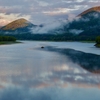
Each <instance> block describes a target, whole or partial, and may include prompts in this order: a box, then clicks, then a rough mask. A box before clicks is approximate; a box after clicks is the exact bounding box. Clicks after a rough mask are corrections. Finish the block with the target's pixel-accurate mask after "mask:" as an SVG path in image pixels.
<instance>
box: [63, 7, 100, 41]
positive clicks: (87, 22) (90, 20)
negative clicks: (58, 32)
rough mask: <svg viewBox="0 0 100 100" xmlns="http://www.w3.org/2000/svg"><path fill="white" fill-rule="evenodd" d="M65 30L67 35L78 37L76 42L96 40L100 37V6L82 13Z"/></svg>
mask: <svg viewBox="0 0 100 100" xmlns="http://www.w3.org/2000/svg"><path fill="white" fill-rule="evenodd" d="M63 29H64V31H65V32H66V34H71V35H74V36H76V37H74V39H76V40H82V39H83V40H84V39H86V40H95V38H96V37H97V36H99V35H100V6H99V7H93V8H90V9H88V10H86V11H84V12H82V13H81V14H79V15H78V16H77V17H76V18H74V19H73V21H71V22H70V21H69V23H67V24H66V25H65V26H64V27H63Z"/></svg>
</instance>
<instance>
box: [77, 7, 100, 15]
mask: <svg viewBox="0 0 100 100" xmlns="http://www.w3.org/2000/svg"><path fill="white" fill-rule="evenodd" d="M90 12H100V6H97V7H93V8H90V9H88V10H86V11H84V12H82V13H81V14H79V15H78V16H84V15H86V14H87V13H90Z"/></svg>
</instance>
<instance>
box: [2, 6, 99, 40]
mask: <svg viewBox="0 0 100 100" xmlns="http://www.w3.org/2000/svg"><path fill="white" fill-rule="evenodd" d="M55 26H57V27H56V28H55ZM48 30H49V31H48ZM0 33H2V34H3V35H9V34H10V35H14V36H15V37H16V38H17V39H27V40H29V39H31V40H51V41H52V40H53V41H67V40H73V41H76V40H77V41H83V40H88V41H91V40H95V38H96V37H97V36H99V35H100V6H97V7H93V8H90V9H88V10H86V11H84V12H82V13H81V14H79V15H78V16H76V17H75V18H74V19H73V20H72V21H69V20H67V21H66V20H65V21H57V22H54V23H51V24H50V23H49V24H48V25H45V24H41V25H34V24H32V23H31V22H29V21H27V20H26V19H23V18H22V19H18V20H15V21H13V22H11V23H9V24H8V25H6V26H4V27H2V28H1V29H0Z"/></svg>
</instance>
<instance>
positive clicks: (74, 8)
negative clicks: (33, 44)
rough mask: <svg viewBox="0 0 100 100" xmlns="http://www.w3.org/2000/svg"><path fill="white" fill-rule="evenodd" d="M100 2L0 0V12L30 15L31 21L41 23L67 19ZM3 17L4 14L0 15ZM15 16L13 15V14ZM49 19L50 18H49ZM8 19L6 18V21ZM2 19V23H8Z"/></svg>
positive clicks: (89, 0)
mask: <svg viewBox="0 0 100 100" xmlns="http://www.w3.org/2000/svg"><path fill="white" fill-rule="evenodd" d="M99 4H100V1H99V0H95V1H93V0H88V1H87V0H67V1H66V0H60V1H58V0H21V1H20V0H17V1H16V0H12V2H8V0H0V12H1V13H4V14H7V15H8V17H10V14H14V15H15V17H16V18H15V19H17V16H16V14H20V16H22V17H23V15H26V16H27V15H28V16H30V19H29V20H30V21H32V22H33V23H34V24H41V23H43V22H44V20H45V23H46V22H47V23H49V22H51V21H52V20H53V19H56V20H59V19H61V18H63V19H66V18H67V16H68V15H69V14H74V15H76V16H77V15H78V14H80V13H81V12H82V11H84V10H86V9H88V8H90V7H93V6H98V5H99ZM0 17H2V16H0ZM12 18H13V16H12ZM47 19H49V20H47ZM6 20H8V19H6V18H5V21H6ZM9 21H11V20H8V21H6V22H5V23H4V22H2V21H1V24H2V23H3V24H6V23H8V22H9Z"/></svg>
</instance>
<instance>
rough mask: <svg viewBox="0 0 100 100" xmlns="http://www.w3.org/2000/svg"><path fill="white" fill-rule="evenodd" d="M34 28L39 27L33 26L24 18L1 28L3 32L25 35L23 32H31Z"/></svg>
mask: <svg viewBox="0 0 100 100" xmlns="http://www.w3.org/2000/svg"><path fill="white" fill-rule="evenodd" d="M33 27H37V25H34V24H32V23H31V22H29V21H27V20H26V19H24V18H21V19H18V20H15V21H13V22H11V23H9V24H7V25H6V26H3V27H1V29H0V31H1V32H7V33H9V32H13V34H14V32H15V33H23V32H30V29H31V28H33Z"/></svg>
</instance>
